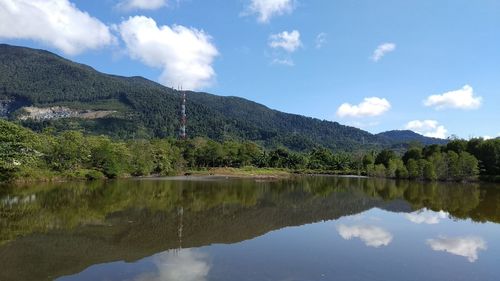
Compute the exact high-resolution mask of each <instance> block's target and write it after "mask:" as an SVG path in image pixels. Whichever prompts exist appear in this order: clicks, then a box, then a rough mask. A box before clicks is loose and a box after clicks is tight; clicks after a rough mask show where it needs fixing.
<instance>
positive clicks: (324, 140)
mask: <svg viewBox="0 0 500 281" xmlns="http://www.w3.org/2000/svg"><path fill="white" fill-rule="evenodd" d="M187 95H188V127H187V131H188V134H189V136H191V137H196V136H203V137H209V138H211V139H215V140H219V141H222V140H228V139H236V140H252V141H255V142H258V143H260V144H262V145H264V146H266V147H279V146H285V147H287V148H289V149H292V150H297V151H303V150H307V149H309V148H311V147H313V146H316V145H322V146H325V147H328V148H331V149H335V150H344V151H352V150H355V149H359V148H365V149H373V148H382V147H391V146H400V145H401V144H402V143H407V142H410V141H420V142H422V143H425V144H431V143H442V142H443V140H438V139H432V138H427V137H424V136H421V135H418V134H416V133H413V132H412V133H413V134H411V133H409V132H402V133H397V131H392V132H386V133H382V134H377V135H374V134H371V133H369V132H366V131H363V130H360V129H357V128H354V127H349V126H344V125H341V124H339V123H337V122H330V121H325V120H319V119H315V118H310V117H305V116H301V115H296V114H289V113H284V112H280V111H277V110H273V109H269V108H268V107H266V106H264V105H261V104H258V103H255V102H252V101H249V100H246V99H243V98H239V97H230V96H229V97H223V96H216V95H212V94H208V93H203V92H191V91H189V92H188V93H187ZM26 107H30V110H26ZM28 111H30V112H35V113H29V112H28ZM179 111H180V92H178V91H176V90H174V89H171V88H168V87H164V86H162V85H160V84H158V83H156V82H153V81H149V80H147V79H145V78H142V77H121V76H115V75H109V74H103V73H100V72H98V71H96V70H94V69H93V68H91V67H90V66H87V65H83V64H79V63H75V62H72V61H69V60H67V59H64V58H62V57H60V56H58V55H55V54H53V53H50V52H48V51H44V50H36V49H30V48H25V47H17V46H10V45H6V44H0V116H3V117H6V118H9V119H16V120H21V119H23V120H22V121H20V122H21V123H22V124H23V125H24V126H27V127H30V128H32V129H35V130H42V129H43V128H46V127H53V128H55V129H56V130H65V129H77V130H83V131H86V132H88V133H94V134H108V135H111V136H113V137H116V138H151V137H176V136H177V134H178V128H179ZM27 114H38V115H33V116H31V117H30V116H27ZM37 116H38V117H37Z"/></svg>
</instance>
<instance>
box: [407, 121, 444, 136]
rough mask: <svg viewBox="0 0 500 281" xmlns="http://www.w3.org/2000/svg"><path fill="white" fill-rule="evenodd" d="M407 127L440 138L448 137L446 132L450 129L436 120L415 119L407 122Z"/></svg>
mask: <svg viewBox="0 0 500 281" xmlns="http://www.w3.org/2000/svg"><path fill="white" fill-rule="evenodd" d="M405 129H407V130H412V131H414V132H417V133H419V134H421V135H424V136H426V137H431V138H439V139H444V138H446V134H447V133H448V130H446V128H445V127H444V126H443V125H440V124H439V122H438V121H436V120H423V121H420V120H413V121H410V122H408V124H406V126H405Z"/></svg>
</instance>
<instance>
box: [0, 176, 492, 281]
mask: <svg viewBox="0 0 500 281" xmlns="http://www.w3.org/2000/svg"><path fill="white" fill-rule="evenodd" d="M0 190H1V191H0V227H1V228H0V280H4V281H9V280H23V281H30V280H60V281H74V280H96V281H113V280H128V281H167V280H169V281H170V280H171V281H180V280H183V281H209V280H221V281H225V280H227V281H229V280H231V281H233V280H237V281H245V280H252V281H260V280H280V281H281V280H282V281H314V280H384V281H386V280H398V281H399V280H439V281H442V280H467V281H469V280H495V281H498V280H500V224H499V223H500V186H499V185H492V184H424V183H410V182H406V181H404V182H396V181H390V180H375V179H359V178H338V177H303V178H297V179H293V180H279V181H256V180H251V179H247V180H236V179H230V180H228V179H196V180H193V179H188V180H180V179H162V180H159V179H154V180H153V179H150V180H127V181H113V182H106V183H102V182H96V183H63V184H55V185H54V184H52V185H36V186H27V187H24V188H22V189H19V188H16V189H10V188H8V187H4V188H2V189H0Z"/></svg>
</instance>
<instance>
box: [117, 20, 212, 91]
mask: <svg viewBox="0 0 500 281" xmlns="http://www.w3.org/2000/svg"><path fill="white" fill-rule="evenodd" d="M118 30H119V32H120V35H121V37H122V39H123V41H124V42H125V44H126V47H127V51H128V54H129V55H130V57H132V58H133V59H138V60H140V61H142V62H143V63H144V64H146V65H148V66H151V67H157V68H161V69H163V73H162V74H161V76H160V83H162V84H164V85H166V86H177V85H182V86H183V87H184V88H186V89H191V90H197V89H200V88H203V87H207V86H209V85H210V84H211V83H212V81H213V79H214V77H215V71H214V69H213V67H212V64H213V61H214V59H215V57H216V56H217V55H218V51H217V48H216V47H215V46H214V45H213V44H212V42H211V37H210V36H209V35H208V34H206V33H205V32H204V31H201V30H197V29H194V28H187V27H184V26H181V25H174V26H172V27H169V26H160V27H159V26H158V25H157V24H156V22H155V21H154V20H153V19H151V18H148V17H144V16H135V17H130V18H129V19H128V20H126V21H124V22H122V23H121V24H120V25H119V27H118Z"/></svg>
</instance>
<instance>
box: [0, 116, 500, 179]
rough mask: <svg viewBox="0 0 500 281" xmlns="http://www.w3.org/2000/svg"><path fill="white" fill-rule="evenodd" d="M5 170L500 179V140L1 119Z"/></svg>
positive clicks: (70, 174)
mask: <svg viewBox="0 0 500 281" xmlns="http://www.w3.org/2000/svg"><path fill="white" fill-rule="evenodd" d="M0 132H1V134H0V177H1V179H2V180H4V181H9V180H16V179H23V178H29V179H50V178H61V177H63V178H64V177H66V178H81V179H98V178H117V177H126V176H149V175H173V174H183V173H185V172H187V171H189V170H199V169H208V168H213V167H234V168H242V167H256V168H278V169H286V170H287V171H290V172H297V173H332V174H358V175H369V176H376V177H388V178H400V179H406V178H409V179H416V180H429V181H435V180H441V181H469V180H476V179H477V178H478V176H481V177H482V178H483V179H487V180H498V179H499V177H498V176H499V175H500V139H495V140H483V139H472V140H469V141H465V140H453V141H450V142H449V143H447V144H446V145H430V146H425V147H422V146H419V145H417V144H415V145H413V146H412V147H411V148H410V149H409V150H407V151H406V152H405V153H404V154H398V153H396V152H394V151H392V150H387V149H385V150H381V151H379V152H377V151H358V152H355V153H345V152H335V153H334V152H333V151H332V150H330V149H328V148H325V147H322V146H315V147H313V148H312V149H310V150H309V151H306V152H293V151H290V150H288V149H286V148H283V147H282V148H276V149H270V150H269V149H265V148H263V147H261V146H259V145H258V144H256V143H254V142H251V141H241V142H238V141H225V142H217V141H214V140H210V139H207V138H193V139H189V140H178V139H173V138H167V139H153V140H146V139H140V140H128V141H116V140H112V139H111V138H110V137H108V136H94V135H84V134H83V133H81V132H78V131H65V132H63V133H56V132H54V131H52V130H45V131H44V132H43V133H35V132H33V131H31V130H29V129H26V128H23V127H21V126H19V125H16V124H14V123H12V122H9V121H5V120H0Z"/></svg>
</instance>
